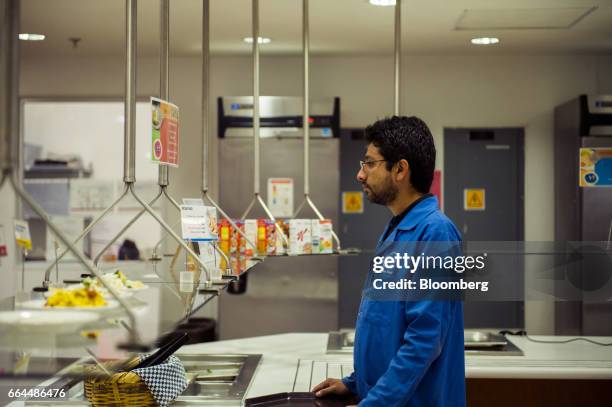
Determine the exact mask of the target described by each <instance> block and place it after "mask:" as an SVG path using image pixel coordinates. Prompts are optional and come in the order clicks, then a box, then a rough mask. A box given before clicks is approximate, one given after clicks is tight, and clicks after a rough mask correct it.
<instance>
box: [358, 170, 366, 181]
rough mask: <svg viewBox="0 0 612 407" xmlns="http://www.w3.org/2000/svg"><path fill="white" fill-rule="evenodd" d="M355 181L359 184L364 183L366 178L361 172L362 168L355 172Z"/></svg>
mask: <svg viewBox="0 0 612 407" xmlns="http://www.w3.org/2000/svg"><path fill="white" fill-rule="evenodd" d="M356 178H357V181H359V182H363V181H365V179H366V178H367V176H366V174H365V172H364V171H363V169H362V168H360V169H359V171H357V177H356Z"/></svg>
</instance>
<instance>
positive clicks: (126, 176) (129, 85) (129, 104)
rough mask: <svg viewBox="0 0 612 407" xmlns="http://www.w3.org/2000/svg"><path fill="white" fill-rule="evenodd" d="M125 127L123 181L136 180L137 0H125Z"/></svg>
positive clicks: (131, 181)
mask: <svg viewBox="0 0 612 407" xmlns="http://www.w3.org/2000/svg"><path fill="white" fill-rule="evenodd" d="M125 6H126V7H125V13H126V14H125V18H126V29H125V34H126V44H125V45H126V49H125V53H126V56H125V58H126V62H125V106H124V109H125V113H124V115H125V127H124V135H123V143H124V150H123V181H124V182H126V183H130V184H131V183H134V182H135V181H136V44H137V29H136V28H137V27H136V21H137V18H136V13H137V10H136V0H125Z"/></svg>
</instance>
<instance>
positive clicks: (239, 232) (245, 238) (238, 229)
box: [202, 192, 258, 259]
mask: <svg viewBox="0 0 612 407" xmlns="http://www.w3.org/2000/svg"><path fill="white" fill-rule="evenodd" d="M202 198H203V199H206V200H207V201H208V202H210V203H211V204H212V206H214V207H215V208H217V210H218V211H219V213H220V214H221V216H222V217H223V218H224V219H226V220H227V221H228V222H229V224H230V226H231V227H232V228H233V229H234V230H235V231H236V232H238V234H239V235H240V236H241V237H242V238H243V239H244V240H245V241H246V242H247V243H248V244H249V246H251V247H252V248H253V253H257V246H256V245H255V243H253V242H252V241H251V239H249V237H248V236H247V235H246V234H245V233H244V232H243V231H242V229H240V228H239V227H238V225H236V222H234V221H233V220H232V218H230V216H229V215H228V214H227V213H225V211H224V210H223V209H222V208H221V207H220V206H219V204H217V202H215V201H214V200H213V199H212V198H211V197H210V196H209V195H208V194H207V193H206V192H202ZM252 259H258V257H253V258H252Z"/></svg>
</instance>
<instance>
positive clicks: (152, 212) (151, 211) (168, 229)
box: [130, 184, 212, 286]
mask: <svg viewBox="0 0 612 407" xmlns="http://www.w3.org/2000/svg"><path fill="white" fill-rule="evenodd" d="M130 193H131V194H132V196H133V197H134V199H136V201H138V203H139V204H140V205H141V206H142V207H143V208H144V209H145V210H146V211H147V212H149V215H151V216H152V217H153V218H154V219H155V220H156V221H157V223H159V224H160V225H161V227H162V228H164V229H165V230H166V232H168V234H169V235H170V236H172V238H173V239H174V240H175V241H176V242H177V243H178V244H179V245H180V246H181V247H182V248H183V249H185V250H186V251H187V253H189V255H190V256H191V257H193V258H194V260H195V261H196V263H198V264H199V265H200V267H201V268H202V269H203V270H204V273H205V274H206V285H207V286H209V285H211V283H212V282H211V278H210V272H209V271H208V268H207V267H206V265H205V264H204V263H203V262H202V260H201V259H200V257H199V256H198V255H197V254H196V253H195V252H194V251H193V250H192V249H191V247H189V246H188V245H187V244H185V242H184V241H183V239H182V238H181V237H180V236H179V235H177V234H176V232H175V231H174V230H172V227H170V225H168V224H167V223H166V222H165V221H164V220H163V219H162V218H161V216H159V215H158V214H157V213H155V210H154V209H153V208H151V207H150V206H149V205H148V204H147V203H146V202H145V201H143V200H142V198H140V197H139V196H138V195H137V194H136V191H135V190H134V185H133V184H130ZM198 283H199V282H198ZM196 285H197V284H196Z"/></svg>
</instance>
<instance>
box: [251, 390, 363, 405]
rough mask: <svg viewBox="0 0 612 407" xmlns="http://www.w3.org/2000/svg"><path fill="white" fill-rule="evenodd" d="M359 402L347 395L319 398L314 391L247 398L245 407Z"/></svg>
mask: <svg viewBox="0 0 612 407" xmlns="http://www.w3.org/2000/svg"><path fill="white" fill-rule="evenodd" d="M357 402H358V400H356V399H354V398H346V397H342V398H340V397H324V398H317V397H315V395H314V394H313V393H277V394H270V395H268V396H262V397H255V398H251V399H247V400H246V402H245V407H271V406H274V407H280V406H286V407H310V406H316V407H345V406H346V405H349V404H357Z"/></svg>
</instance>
